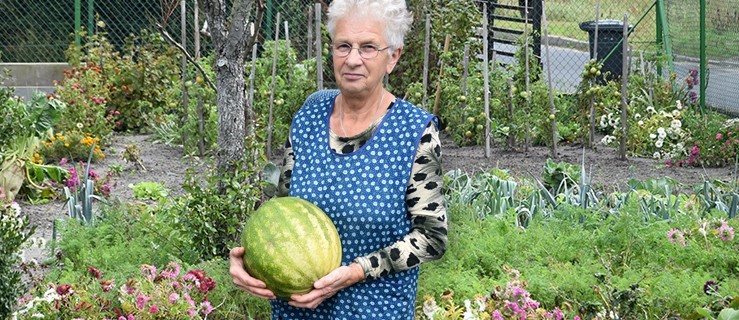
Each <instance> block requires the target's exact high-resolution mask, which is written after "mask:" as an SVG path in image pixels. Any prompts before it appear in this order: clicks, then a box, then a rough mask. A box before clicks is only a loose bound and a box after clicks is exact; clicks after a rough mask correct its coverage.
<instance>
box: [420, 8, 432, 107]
mask: <svg viewBox="0 0 739 320" xmlns="http://www.w3.org/2000/svg"><path fill="white" fill-rule="evenodd" d="M430 47H431V14H426V41H425V43H424V46H423V101H421V106H422V107H423V109H425V110H428V108H427V107H426V99H427V98H428V88H429V54H430V52H431V50H430Z"/></svg>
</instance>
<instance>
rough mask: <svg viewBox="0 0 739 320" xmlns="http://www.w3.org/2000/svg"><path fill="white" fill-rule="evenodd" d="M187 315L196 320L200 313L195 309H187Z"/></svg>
mask: <svg viewBox="0 0 739 320" xmlns="http://www.w3.org/2000/svg"><path fill="white" fill-rule="evenodd" d="M187 314H188V315H190V317H191V318H194V317H195V316H197V315H198V312H197V311H195V309H187Z"/></svg>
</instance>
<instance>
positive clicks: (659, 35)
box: [655, 5, 665, 76]
mask: <svg viewBox="0 0 739 320" xmlns="http://www.w3.org/2000/svg"><path fill="white" fill-rule="evenodd" d="M662 10H664V7H662V6H660V5H657V17H661V16H662ZM655 24H656V27H657V38H656V39H655V40H656V41H657V48H660V49H664V43H663V42H662V33H663V32H665V30H664V26H663V25H662V19H660V18H657V21H656V23H655ZM657 74H659V75H660V76H661V75H662V64H657Z"/></svg>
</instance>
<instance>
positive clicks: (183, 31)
mask: <svg viewBox="0 0 739 320" xmlns="http://www.w3.org/2000/svg"><path fill="white" fill-rule="evenodd" d="M180 36H181V39H180V42H181V43H182V47H183V48H185V50H187V1H186V0H181V1H180ZM186 82H187V57H186V56H185V54H182V109H183V110H182V112H183V113H182V127H185V124H187V121H188V119H187V116H188V113H189V110H188V109H189V104H190V103H189V102H188V100H189V99H188V98H187V86H186V85H185V83H186ZM186 145H187V130H182V146H183V147H184V146H186Z"/></svg>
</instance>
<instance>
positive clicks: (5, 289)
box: [0, 187, 35, 319]
mask: <svg viewBox="0 0 739 320" xmlns="http://www.w3.org/2000/svg"><path fill="white" fill-rule="evenodd" d="M7 199H8V198H7V196H6V194H5V193H4V192H3V189H2V188H1V187H0V318H1V319H7V318H8V317H9V316H10V312H11V311H12V310H13V307H14V306H15V303H16V301H17V299H18V297H19V296H20V295H21V294H22V287H21V276H20V273H19V272H18V271H17V269H16V267H15V265H16V263H17V262H18V261H19V259H20V258H19V252H20V250H21V249H22V246H23V245H24V243H25V242H26V240H28V238H29V237H30V236H31V235H32V234H33V232H34V230H35V227H30V228H29V222H28V217H27V216H25V217H24V216H21V207H20V205H18V203H17V202H10V201H8V200H7Z"/></svg>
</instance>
